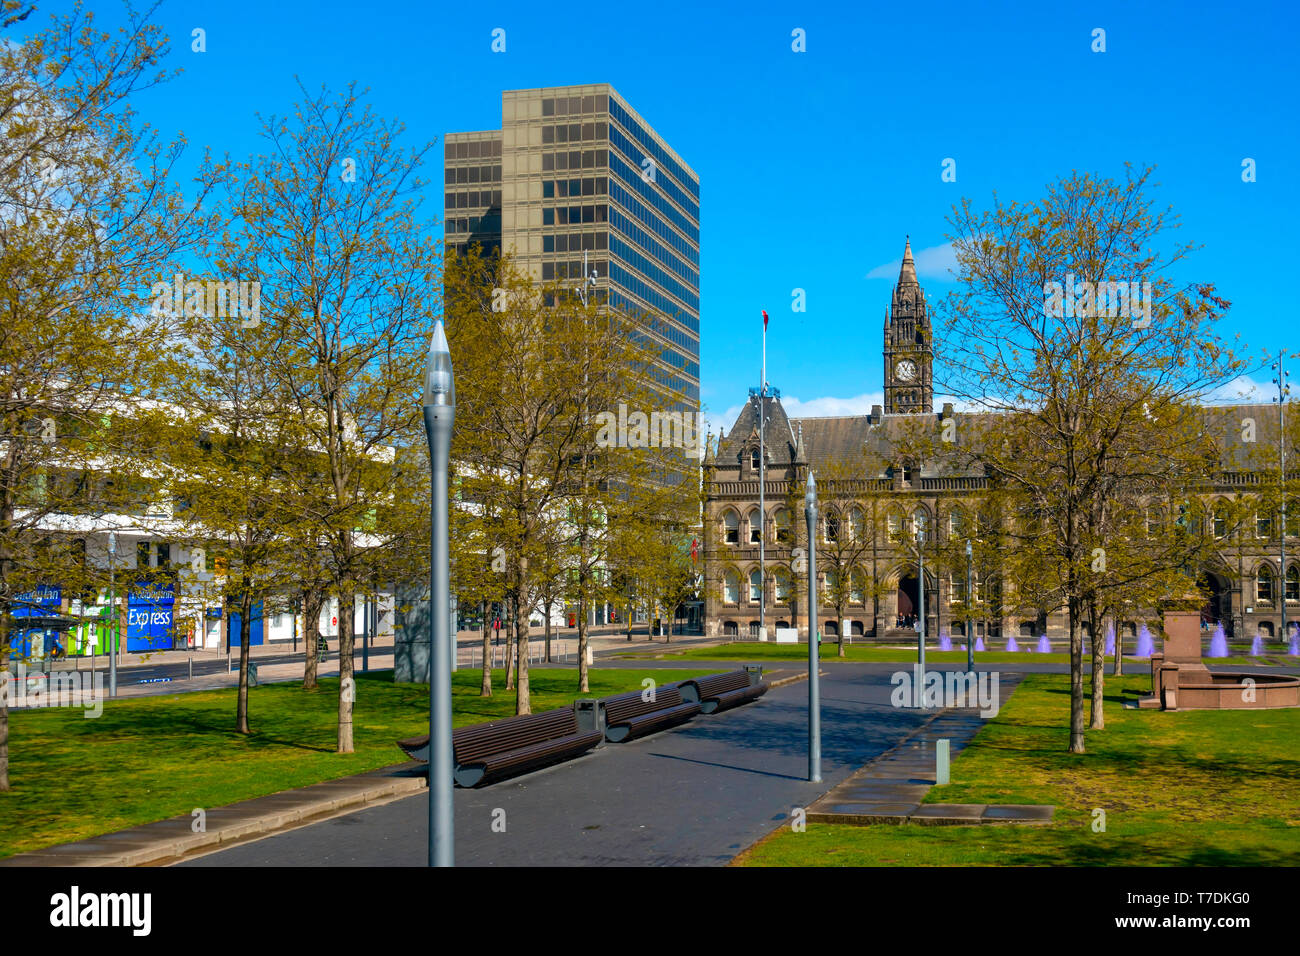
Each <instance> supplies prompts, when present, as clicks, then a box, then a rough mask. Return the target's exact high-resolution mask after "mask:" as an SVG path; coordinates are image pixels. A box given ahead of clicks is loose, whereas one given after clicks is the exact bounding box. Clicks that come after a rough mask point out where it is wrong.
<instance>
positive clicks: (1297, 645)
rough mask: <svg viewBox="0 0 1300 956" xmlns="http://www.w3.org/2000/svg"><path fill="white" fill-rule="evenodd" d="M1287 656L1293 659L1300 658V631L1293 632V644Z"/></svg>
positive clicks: (1288, 649)
mask: <svg viewBox="0 0 1300 956" xmlns="http://www.w3.org/2000/svg"><path fill="white" fill-rule="evenodd" d="M1287 654H1288V655H1289V656H1291V657H1300V630H1296V631H1292V632H1291V644H1290V646H1289V647H1288V648H1287Z"/></svg>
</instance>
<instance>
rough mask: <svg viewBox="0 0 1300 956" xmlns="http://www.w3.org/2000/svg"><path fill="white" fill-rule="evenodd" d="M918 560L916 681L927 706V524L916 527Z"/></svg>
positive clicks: (921, 700)
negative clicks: (918, 671) (917, 672)
mask: <svg viewBox="0 0 1300 956" xmlns="http://www.w3.org/2000/svg"><path fill="white" fill-rule="evenodd" d="M916 560H917V567H918V569H919V573H918V574H917V580H916V597H917V602H916V603H917V615H916V617H917V620H916V628H917V630H916V651H917V666H918V667H919V668H920V673H919V674H918V675H917V681H916V699H917V706H918V707H921V708H924V707H925V524H924V522H922V523H921V524H919V525H917V528H916Z"/></svg>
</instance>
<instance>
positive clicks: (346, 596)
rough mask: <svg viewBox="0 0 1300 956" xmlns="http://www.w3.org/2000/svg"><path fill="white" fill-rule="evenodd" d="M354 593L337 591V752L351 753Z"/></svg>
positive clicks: (355, 690) (347, 590)
mask: <svg viewBox="0 0 1300 956" xmlns="http://www.w3.org/2000/svg"><path fill="white" fill-rule="evenodd" d="M355 601H356V594H355V593H354V592H353V590H352V588H351V587H344V588H342V589H340V593H339V740H338V752H339V753H341V754H350V753H352V749H353V747H352V705H353V702H354V701H355V700H356V697H357V684H356V677H355V676H353V675H354V670H353V667H352V615H353V613H354V608H353V604H354V603H355Z"/></svg>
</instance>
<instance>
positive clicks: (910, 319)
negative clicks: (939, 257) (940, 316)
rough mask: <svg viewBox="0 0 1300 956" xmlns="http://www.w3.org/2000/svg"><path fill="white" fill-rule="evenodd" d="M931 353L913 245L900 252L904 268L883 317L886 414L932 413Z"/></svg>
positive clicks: (926, 316) (928, 321)
mask: <svg viewBox="0 0 1300 956" xmlns="http://www.w3.org/2000/svg"><path fill="white" fill-rule="evenodd" d="M933 364H934V350H933V348H932V345H931V341H930V316H929V310H928V309H927V306H926V301H925V293H924V292H923V291H922V290H921V284H920V283H919V282H917V281H916V263H915V262H913V261H912V241H911V237H908V240H907V245H906V247H905V248H904V250H903V268H902V269H901V270H900V271H899V273H898V285H896V286H895V287H894V294H893V297H892V300H891V301H890V303H889V310H888V311H887V312H886V313H885V414H886V415H915V414H919V413H922V412H932V411H934V380H933V378H932V377H931V372H932V366H933Z"/></svg>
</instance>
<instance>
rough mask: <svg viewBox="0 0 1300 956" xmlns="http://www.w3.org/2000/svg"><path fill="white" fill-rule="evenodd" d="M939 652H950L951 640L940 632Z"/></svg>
mask: <svg viewBox="0 0 1300 956" xmlns="http://www.w3.org/2000/svg"><path fill="white" fill-rule="evenodd" d="M939 650H941V651H950V650H952V638H951V637H949V636H948V635H947V634H944V633H943V632H942V631H940V632H939Z"/></svg>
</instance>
